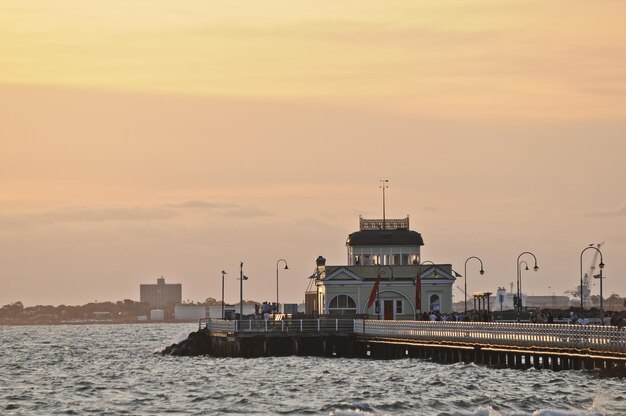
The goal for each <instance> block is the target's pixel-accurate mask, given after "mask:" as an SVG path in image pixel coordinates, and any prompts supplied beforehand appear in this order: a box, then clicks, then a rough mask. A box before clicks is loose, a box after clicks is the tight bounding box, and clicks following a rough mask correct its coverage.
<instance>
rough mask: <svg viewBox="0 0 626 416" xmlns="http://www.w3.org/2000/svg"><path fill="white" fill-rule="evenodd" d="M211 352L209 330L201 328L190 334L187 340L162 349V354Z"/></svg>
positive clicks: (175, 354) (205, 353) (184, 354)
mask: <svg viewBox="0 0 626 416" xmlns="http://www.w3.org/2000/svg"><path fill="white" fill-rule="evenodd" d="M210 353H211V338H210V334H209V331H208V330H206V329H200V330H198V331H196V332H192V333H191V334H189V336H188V337H187V339H186V340H183V341H181V342H179V343H178V344H172V345H170V346H169V347H165V349H163V351H161V355H174V356H189V357H195V356H199V355H208V354H210Z"/></svg>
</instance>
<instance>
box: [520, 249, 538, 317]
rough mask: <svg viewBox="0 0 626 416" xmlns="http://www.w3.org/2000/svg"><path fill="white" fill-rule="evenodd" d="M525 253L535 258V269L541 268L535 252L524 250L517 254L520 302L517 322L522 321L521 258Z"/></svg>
mask: <svg viewBox="0 0 626 416" xmlns="http://www.w3.org/2000/svg"><path fill="white" fill-rule="evenodd" d="M524 254H530V255H531V256H533V259H535V266H534V267H533V270H534V271H537V270H539V266H537V257H535V255H534V254H533V253H531V252H530V251H524V252H523V253H521V254H520V255H519V256H517V262H516V266H517V301H518V302H519V303H518V307H517V322H519V321H520V313H521V310H522V307H523V305H522V271H521V270H520V267H519V266H520V259H521V258H522V256H523V255H524Z"/></svg>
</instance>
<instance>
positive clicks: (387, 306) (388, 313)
mask: <svg viewBox="0 0 626 416" xmlns="http://www.w3.org/2000/svg"><path fill="white" fill-rule="evenodd" d="M383 310H384V312H385V321H392V320H393V300H385V303H384V309H383Z"/></svg>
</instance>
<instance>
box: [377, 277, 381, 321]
mask: <svg viewBox="0 0 626 416" xmlns="http://www.w3.org/2000/svg"><path fill="white" fill-rule="evenodd" d="M376 302H378V309H377V315H378V320H379V321H380V310H381V306H382V305H381V304H380V282H378V287H377V288H376Z"/></svg>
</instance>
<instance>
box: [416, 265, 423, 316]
mask: <svg viewBox="0 0 626 416" xmlns="http://www.w3.org/2000/svg"><path fill="white" fill-rule="evenodd" d="M421 310H422V277H421V276H420V271H419V270H418V271H417V276H416V277H415V312H416V313H417V311H421Z"/></svg>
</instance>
